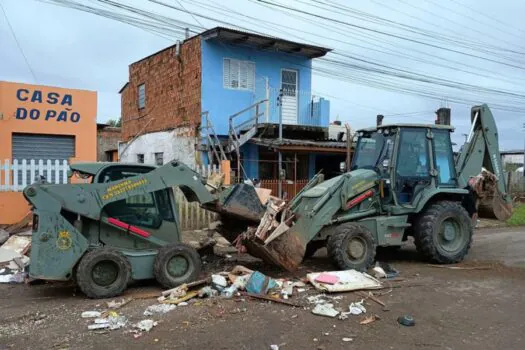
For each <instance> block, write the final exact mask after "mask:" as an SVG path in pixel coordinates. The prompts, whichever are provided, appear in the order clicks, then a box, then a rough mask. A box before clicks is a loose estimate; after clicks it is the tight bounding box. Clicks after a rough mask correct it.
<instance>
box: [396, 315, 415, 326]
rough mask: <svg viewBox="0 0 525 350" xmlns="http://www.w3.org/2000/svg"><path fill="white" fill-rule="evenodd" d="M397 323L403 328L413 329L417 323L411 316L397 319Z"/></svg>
mask: <svg viewBox="0 0 525 350" xmlns="http://www.w3.org/2000/svg"><path fill="white" fill-rule="evenodd" d="M397 322H398V323H399V324H401V325H403V326H407V327H412V326H415V325H416V321H415V320H414V318H413V317H412V316H410V315H403V316H399V317H398V318H397Z"/></svg>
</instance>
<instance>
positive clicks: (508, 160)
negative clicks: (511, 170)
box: [501, 153, 523, 166]
mask: <svg viewBox="0 0 525 350" xmlns="http://www.w3.org/2000/svg"><path fill="white" fill-rule="evenodd" d="M501 161H502V162H503V166H505V164H520V165H523V153H522V154H504V155H502V156H501Z"/></svg>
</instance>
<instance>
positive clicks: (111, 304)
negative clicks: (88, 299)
mask: <svg viewBox="0 0 525 350" xmlns="http://www.w3.org/2000/svg"><path fill="white" fill-rule="evenodd" d="M131 300H133V299H132V298H122V299H120V300H112V301H108V302H106V305H107V307H108V309H113V310H116V309H120V308H121V307H123V306H124V305H126V304H128V303H130V302H131Z"/></svg>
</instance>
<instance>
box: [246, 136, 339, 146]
mask: <svg viewBox="0 0 525 350" xmlns="http://www.w3.org/2000/svg"><path fill="white" fill-rule="evenodd" d="M250 142H252V143H255V144H257V145H260V146H266V147H275V148H279V147H280V146H297V147H305V148H306V147H322V148H346V142H337V141H331V140H321V141H314V140H296V139H283V140H282V141H279V139H265V138H258V137H254V138H252V139H251V140H250Z"/></svg>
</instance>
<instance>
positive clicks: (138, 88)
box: [137, 83, 146, 109]
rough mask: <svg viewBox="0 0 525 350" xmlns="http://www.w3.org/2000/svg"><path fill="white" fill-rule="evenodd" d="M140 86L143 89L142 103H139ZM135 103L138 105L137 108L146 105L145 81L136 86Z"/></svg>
mask: <svg viewBox="0 0 525 350" xmlns="http://www.w3.org/2000/svg"><path fill="white" fill-rule="evenodd" d="M141 88H142V89H143V90H144V100H143V101H142V105H141V104H140V89H141ZM137 105H138V106H139V109H142V108H145V107H146V84H145V83H142V84H139V86H138V87H137Z"/></svg>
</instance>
